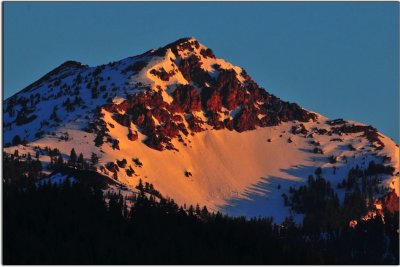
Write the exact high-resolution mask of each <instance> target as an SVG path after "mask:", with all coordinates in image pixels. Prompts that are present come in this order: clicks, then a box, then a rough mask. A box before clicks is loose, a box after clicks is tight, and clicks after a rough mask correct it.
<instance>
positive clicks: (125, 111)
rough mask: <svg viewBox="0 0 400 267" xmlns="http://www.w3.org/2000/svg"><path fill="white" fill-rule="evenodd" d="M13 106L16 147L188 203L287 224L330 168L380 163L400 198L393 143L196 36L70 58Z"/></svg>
mask: <svg viewBox="0 0 400 267" xmlns="http://www.w3.org/2000/svg"><path fill="white" fill-rule="evenodd" d="M321 101H323V100H321ZM3 106H4V110H3V115H4V128H3V131H4V132H3V133H4V135H3V136H4V137H3V140H4V144H5V146H6V148H4V150H5V151H6V152H9V153H13V152H14V151H15V150H16V149H18V150H19V151H20V152H21V153H28V152H30V153H31V154H32V155H33V154H35V153H36V151H40V150H41V149H42V150H43V149H44V148H45V147H50V148H58V149H59V150H60V151H61V153H62V155H63V156H64V157H65V159H66V160H67V159H68V155H69V154H70V151H71V148H75V150H76V151H77V153H83V155H84V157H85V158H86V159H89V158H90V157H91V154H92V153H95V154H97V155H98V156H99V158H100V161H99V163H98V164H97V170H98V172H100V173H102V174H103V175H107V176H109V177H114V178H115V173H116V176H117V177H118V178H117V179H118V181H116V182H117V183H119V184H122V185H127V186H128V187H131V188H133V187H134V186H136V185H137V184H138V181H139V179H142V180H143V181H144V182H151V183H152V184H154V186H155V187H156V188H157V189H158V190H159V191H160V192H161V193H162V194H163V195H167V196H170V197H172V198H174V199H175V200H176V201H177V202H178V203H180V204H183V203H187V204H197V203H199V204H200V205H207V206H208V207H209V208H211V209H214V210H220V211H223V212H226V213H228V214H231V215H245V216H259V215H261V216H273V217H274V218H275V220H277V221H282V220H283V219H284V217H285V216H287V215H289V214H290V210H289V209H288V208H287V207H285V206H284V205H283V199H282V194H283V193H285V192H287V191H288V189H289V186H293V185H299V184H302V183H304V182H305V181H306V179H307V176H308V175H310V174H313V173H314V172H315V169H316V168H317V167H322V175H323V176H324V177H325V178H326V179H328V180H329V181H330V182H331V184H332V185H333V187H334V188H336V185H337V184H338V183H339V182H341V181H342V180H343V178H345V177H346V175H347V172H348V170H349V169H350V168H352V167H355V166H356V165H358V166H359V167H360V168H367V167H368V164H369V162H370V161H371V160H374V161H375V162H376V163H382V164H384V165H390V166H393V167H394V168H395V170H394V172H393V175H382V177H383V181H382V184H383V185H384V186H387V187H389V188H394V189H395V191H396V193H397V194H398V186H399V185H398V165H399V156H398V155H399V149H398V146H397V145H396V144H395V143H394V142H393V141H392V140H391V139H389V138H387V137H385V136H384V135H382V134H381V133H379V132H378V131H376V129H374V128H373V127H371V126H366V125H363V124H360V123H357V122H353V121H343V120H329V119H327V118H325V117H323V116H321V115H319V114H317V113H313V112H310V111H307V110H304V109H302V108H301V107H299V106H298V105H297V104H292V103H288V102H284V101H282V100H280V99H279V98H277V97H275V96H273V95H271V94H269V93H267V92H266V91H265V90H264V89H262V88H259V87H258V85H257V84H256V83H255V82H254V81H252V80H251V78H250V77H249V76H248V75H247V73H246V72H245V71H244V70H243V69H241V68H239V67H236V66H233V65H231V64H230V63H228V62H226V61H224V60H222V59H218V58H216V57H215V55H214V54H213V52H212V51H211V50H210V49H208V48H207V47H205V46H203V45H202V44H200V43H199V42H197V41H196V40H195V39H193V38H185V39H180V40H178V41H176V42H174V43H172V44H169V45H167V46H165V47H163V48H160V49H157V50H150V51H148V52H146V53H144V54H142V55H139V56H136V57H130V58H126V59H123V60H121V61H117V62H113V63H109V64H107V65H102V66H98V67H88V66H84V65H82V64H80V63H78V62H73V61H68V62H66V63H64V64H63V65H61V66H60V67H58V68H57V69H55V70H53V71H52V72H50V73H49V74H47V75H45V76H44V77H43V78H42V79H40V80H38V81H37V82H35V83H33V84H32V85H30V86H28V87H27V88H25V89H24V90H22V91H21V92H19V93H18V94H16V95H14V96H12V97H10V98H8V99H7V100H5V102H4V105H3ZM17 135H18V137H19V139H20V140H22V143H23V144H19V143H21V142H19V141H18V138H17V139H15V136H17ZM17 141H18V142H17ZM332 158H335V162H332V160H331V159H332ZM123 159H126V160H127V164H126V166H122V167H121V166H120V167H115V166H118V162H117V160H118V161H122V160H123ZM40 160H41V161H42V162H43V163H44V165H45V166H47V164H48V163H49V161H50V157H49V156H48V155H46V153H40ZM138 162H141V163H142V166H139V165H140V164H138ZM128 168H131V169H132V170H134V174H133V175H132V174H130V175H129V174H128V172H127V169H128ZM48 172H49V173H50V170H49V171H48ZM338 194H339V196H340V197H341V199H343V198H344V194H345V191H344V190H343V191H341V190H338Z"/></svg>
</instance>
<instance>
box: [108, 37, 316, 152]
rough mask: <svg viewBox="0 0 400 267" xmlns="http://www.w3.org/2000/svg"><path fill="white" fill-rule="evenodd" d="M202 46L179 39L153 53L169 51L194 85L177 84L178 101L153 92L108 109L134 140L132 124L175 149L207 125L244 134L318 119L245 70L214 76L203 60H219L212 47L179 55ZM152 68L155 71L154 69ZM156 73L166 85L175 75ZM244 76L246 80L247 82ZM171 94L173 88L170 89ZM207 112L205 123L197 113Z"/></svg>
mask: <svg viewBox="0 0 400 267" xmlns="http://www.w3.org/2000/svg"><path fill="white" fill-rule="evenodd" d="M199 47H200V45H199V43H198V42H197V41H195V40H192V39H184V40H183V41H182V40H178V41H177V42H176V43H173V44H170V45H169V46H167V47H164V48H160V49H159V50H156V51H153V52H150V54H153V55H157V56H165V54H166V51H167V49H171V51H172V52H173V53H174V55H175V59H172V58H169V59H168V60H171V61H172V62H173V63H174V64H175V65H176V66H177V67H178V71H180V72H181V73H182V76H183V77H184V78H185V79H186V80H187V81H188V82H189V84H188V85H182V84H177V85H176V88H175V89H174V90H172V91H169V92H170V96H171V97H172V99H173V100H172V103H171V102H167V101H166V100H165V99H164V98H163V94H162V91H161V89H159V91H154V90H151V89H150V88H148V89H147V90H146V91H144V92H141V93H136V94H132V95H130V96H129V97H128V99H127V100H125V101H123V102H122V103H119V104H112V105H108V106H107V107H105V108H106V110H107V111H109V112H111V113H112V114H113V115H112V116H113V119H114V120H115V121H117V122H118V123H119V124H121V125H122V126H124V127H127V128H129V134H128V138H129V140H131V141H134V140H137V138H138V137H137V133H134V131H132V130H131V129H130V125H131V123H133V124H134V125H136V127H137V128H138V129H139V131H140V132H141V133H142V134H144V135H145V136H147V138H146V139H145V140H144V142H145V143H146V144H147V145H148V146H149V147H151V148H154V149H157V150H164V149H175V148H174V146H173V145H172V142H171V140H173V139H175V138H176V139H177V140H179V141H183V140H182V136H187V135H189V134H192V135H193V134H195V133H197V132H201V131H204V130H205V128H206V127H205V124H208V125H209V126H210V127H212V128H213V129H216V130H220V129H225V128H226V129H228V130H230V131H232V130H236V131H238V132H243V131H248V130H254V129H256V127H267V126H273V125H278V124H279V123H281V122H286V121H294V120H297V121H300V122H307V121H309V120H314V119H316V115H315V114H314V113H311V112H308V111H306V110H304V109H302V108H301V107H299V106H298V105H297V104H295V103H288V102H284V101H282V100H280V99H279V98H277V97H275V96H274V95H271V94H269V93H267V92H266V91H265V90H263V89H261V88H259V87H258V85H257V84H256V83H255V82H254V81H253V80H252V79H251V78H250V76H249V75H247V73H246V72H245V71H243V72H242V73H241V74H238V73H236V71H235V70H234V69H224V68H222V67H221V66H220V65H218V64H214V65H213V68H214V70H215V73H214V74H213V76H211V75H210V73H209V72H207V71H205V70H204V69H203V68H202V65H203V62H202V59H201V58H202V57H203V58H215V56H214V54H213V53H212V51H211V49H200V55H201V56H200V55H198V54H194V53H192V54H190V55H189V56H187V57H184V58H182V57H180V56H179V53H185V52H188V53H189V52H193V51H195V50H196V49H199ZM145 66H146V65H145V64H144V63H137V64H133V65H132V66H128V68H127V70H126V71H138V70H141V69H142V68H144V67H145ZM149 68H151V67H149ZM150 74H151V75H154V76H157V77H158V78H159V79H160V80H162V81H168V80H169V79H170V77H172V76H173V75H175V71H171V72H167V71H165V70H164V68H159V69H154V68H153V69H151V70H150ZM239 75H241V76H242V80H244V82H241V81H240V80H239ZM167 91H168V90H167ZM196 112H202V113H203V115H204V116H205V117H206V118H207V119H206V121H203V120H202V119H200V118H199V117H197V116H196V115H195V113H196Z"/></svg>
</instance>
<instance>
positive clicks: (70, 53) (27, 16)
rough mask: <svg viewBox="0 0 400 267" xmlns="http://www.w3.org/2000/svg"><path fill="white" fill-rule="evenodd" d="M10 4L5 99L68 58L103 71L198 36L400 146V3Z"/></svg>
mask: <svg viewBox="0 0 400 267" xmlns="http://www.w3.org/2000/svg"><path fill="white" fill-rule="evenodd" d="M3 5H4V6H3V7H4V17H3V20H4V39H3V42H4V54H3V55H4V77H3V78H4V96H5V98H7V97H9V96H11V95H13V94H14V93H16V92H18V91H19V90H21V89H22V88H24V87H25V86H27V85H28V84H30V83H31V82H33V81H35V80H37V79H38V78H40V77H41V76H42V75H44V74H45V73H47V72H48V71H50V70H52V69H53V68H55V67H57V66H58V65H60V64H61V63H62V62H64V61H66V60H77V61H80V62H82V63H84V64H89V65H91V66H92V65H98V64H103V63H108V62H110V61H115V60H118V59H122V58H125V57H128V56H132V55H136V54H139V53H141V52H144V51H147V50H149V49H150V48H157V47H160V46H163V45H165V44H167V43H170V42H172V41H174V40H176V39H178V38H181V37H187V36H193V37H195V38H196V39H198V40H199V41H200V42H201V43H203V44H204V45H206V46H208V47H210V48H212V49H213V50H214V52H215V54H216V55H217V56H218V57H221V58H224V59H226V60H228V61H230V62H231V63H233V64H235V65H238V66H241V67H243V68H244V69H246V71H247V72H248V73H249V74H250V75H251V76H252V77H253V79H254V80H255V81H256V82H258V84H259V85H260V86H262V87H264V88H266V89H267V90H268V91H269V92H271V93H273V94H275V95H277V96H278V97H280V98H282V99H284V100H287V101H291V102H297V103H299V104H300V105H301V106H303V107H305V108H307V109H310V110H313V111H316V112H318V113H321V114H322V115H325V116H328V117H331V118H338V117H342V118H345V119H351V120H356V121H360V122H363V123H366V124H372V125H373V126H375V127H377V128H378V129H379V130H380V131H381V132H383V133H384V134H387V135H389V136H390V137H392V138H393V139H394V140H395V141H396V142H397V143H398V142H399V138H398V128H399V107H398V103H399V91H398V89H399V76H398V72H399V62H398V60H399V50H398V49H399V33H398V27H399V26H398V23H399V3H396V2H385V3H377V2H373V3H372V2H364V3H355V2H352V3H345V2H330V3H321V2H319V3H313V2H303V3H294V2H290V3H289V2H286V3H285V2H251V3H245V2H240V3H235V2H231V3H224V2H192V3H190V2H185V3H181V2H169V3H161V2H157V3H155V2H153V3H143V2H118V3H107V2H98V3H88V2H85V3H83V2H77V3H73V2H69V3H66V2H64V3H56V2H53V3H46V2H41V3H28V2H26V3H21V2H6V3H4V2H3Z"/></svg>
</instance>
